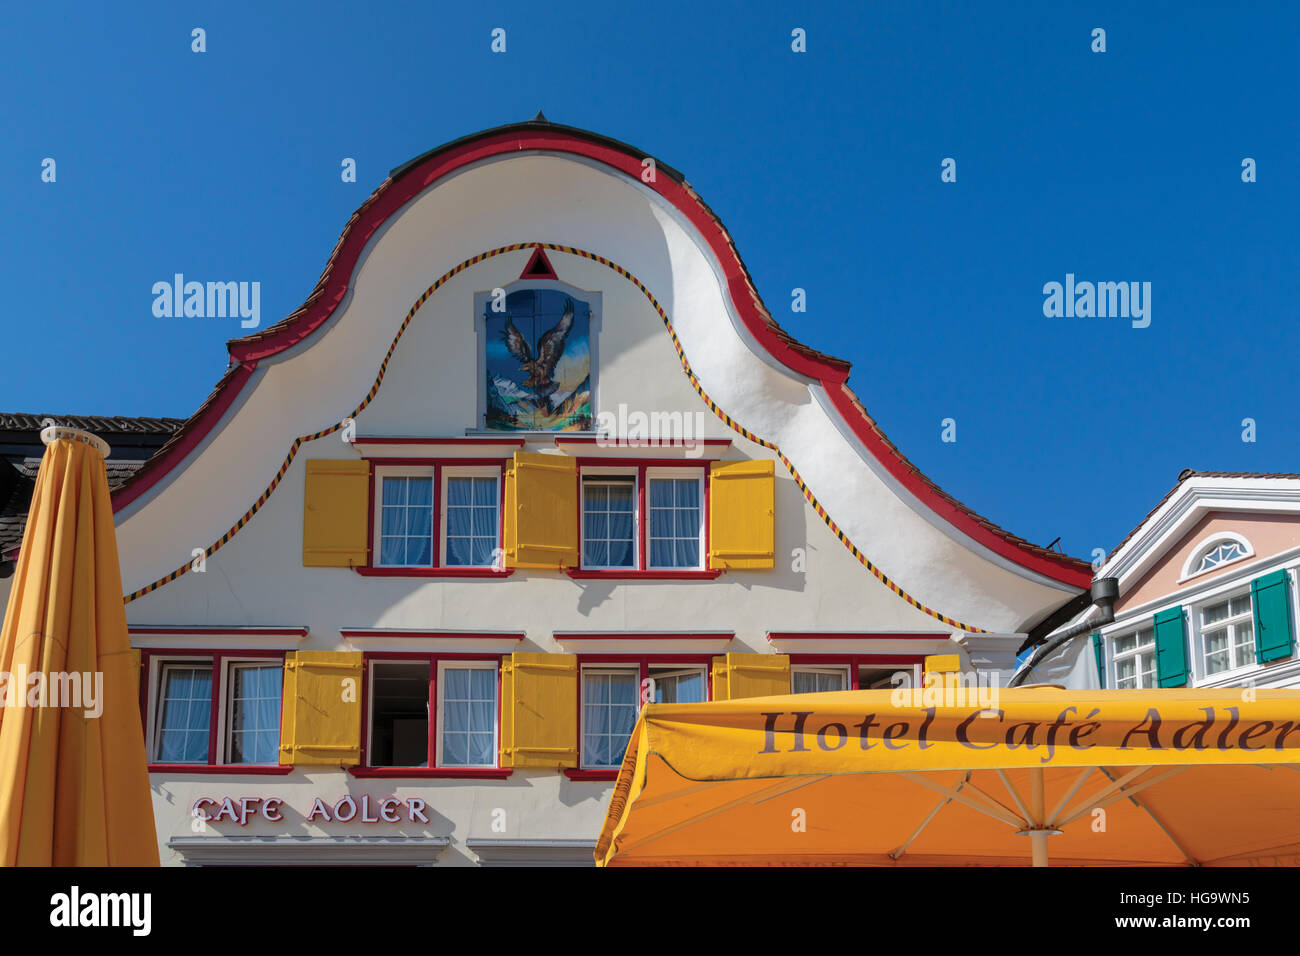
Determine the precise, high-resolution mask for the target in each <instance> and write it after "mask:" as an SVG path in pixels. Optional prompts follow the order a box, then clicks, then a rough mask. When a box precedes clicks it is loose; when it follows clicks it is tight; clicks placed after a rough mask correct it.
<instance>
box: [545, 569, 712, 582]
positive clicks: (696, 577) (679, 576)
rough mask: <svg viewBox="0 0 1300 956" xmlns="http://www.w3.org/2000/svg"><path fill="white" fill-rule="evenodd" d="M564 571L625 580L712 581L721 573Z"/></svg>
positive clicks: (580, 577)
mask: <svg viewBox="0 0 1300 956" xmlns="http://www.w3.org/2000/svg"><path fill="white" fill-rule="evenodd" d="M564 573H565V574H567V575H568V576H569V577H571V578H576V579H577V580H579V581H582V580H586V579H588V578H604V579H613V580H627V581H712V580H713V579H714V578H716V577H717V576H718V575H720V574H721V573H722V571H721V570H713V569H710V570H697V571H670V570H660V571H639V570H627V571H624V570H621V569H618V568H611V569H602V570H599V571H597V570H588V569H585V568H565V569H564Z"/></svg>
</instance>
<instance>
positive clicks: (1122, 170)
mask: <svg viewBox="0 0 1300 956" xmlns="http://www.w3.org/2000/svg"><path fill="white" fill-rule="evenodd" d="M1135 6H1140V7H1141V9H1140V10H1137V9H1132V8H1133V7H1135ZM1244 6H1245V9H1241V8H1238V7H1235V6H1234V5H1231V4H1226V3H1225V4H1222V5H1219V6H1207V5H1203V4H1194V3H1172V2H1171V3H1144V4H1141V5H1135V4H1120V3H1112V4H1096V3H1093V4H1086V5H1085V4H1078V3H1055V2H1054V3H1051V4H1033V5H1031V4H1021V3H1015V4H1010V3H1009V4H993V3H966V4H956V3H925V2H909V3H902V2H872V3H869V4H861V3H842V4H817V5H816V6H815V8H810V7H808V6H805V5H803V4H780V3H745V4H740V3H735V4H725V5H724V4H702V3H672V2H668V3H656V4H652V5H646V4H610V3H568V4H566V3H549V4H537V3H510V4H501V3H473V4H438V5H435V4H431V3H412V4H401V3H391V4H383V5H381V6H370V5H367V4H358V3H328V2H324V3H314V4H312V5H310V6H307V5H303V6H301V7H298V6H295V5H293V4H287V3H286V4H264V3H236V2H222V3H197V4H163V3H138V4H129V5H115V7H114V8H112V9H109V8H108V7H103V8H101V7H99V6H98V5H94V6H92V5H89V4H87V5H85V6H78V5H68V4H61V3H42V4H23V5H19V6H18V7H15V8H13V9H11V10H10V11H8V13H7V24H6V29H5V30H4V31H3V33H2V34H0V71H2V73H3V80H4V86H5V88H6V95H5V96H4V97H3V99H2V100H0V113H2V114H3V115H2V117H0V119H2V120H3V122H2V124H0V128H2V129H3V130H4V147H3V149H2V150H0V205H2V207H3V209H4V210H5V222H6V225H7V228H6V229H5V230H4V231H3V233H0V263H2V265H0V270H2V271H0V277H2V278H3V280H4V289H5V292H6V299H7V301H6V303H5V306H6V307H5V308H4V310H3V312H2V313H0V322H2V323H3V333H4V334H3V342H4V347H5V352H6V361H5V362H4V375H3V378H0V410H4V411H22V412H50V413H80V414H90V413H97V414H120V415H174V416H182V417H184V416H188V415H189V414H191V413H192V412H193V411H194V409H195V408H197V406H198V405H199V403H200V402H201V401H202V400H203V398H204V397H205V396H206V395H207V394H208V392H209V391H210V390H211V388H212V386H213V384H214V383H215V382H216V380H217V379H218V378H219V377H220V375H221V372H222V370H223V368H224V366H225V361H226V351H225V347H224V343H225V341H226V340H227V339H229V338H232V337H236V336H238V335H240V334H242V330H241V329H240V328H239V323H238V319H196V318H189V319H185V318H180V319H177V318H155V317H154V315H153V312H152V303H153V296H152V294H151V288H152V286H153V283H155V282H157V281H161V280H169V279H170V277H171V276H172V274H173V273H175V272H183V273H186V274H187V275H189V276H192V277H194V278H201V279H243V280H250V281H252V280H256V281H260V282H261V289H262V293H261V295H262V298H261V310H262V317H263V325H266V324H269V323H271V322H274V321H277V320H278V319H280V318H281V317H283V316H284V315H286V314H287V313H289V312H290V311H292V310H293V309H294V308H296V307H297V306H298V305H299V304H300V303H301V302H302V300H303V299H304V298H305V297H306V295H307V294H308V293H309V292H310V290H311V289H312V287H313V286H314V284H315V282H316V280H317V278H318V277H319V275H320V273H321V270H322V269H323V268H324V265H325V261H326V259H327V258H328V256H329V253H330V250H331V249H332V247H333V245H334V242H335V241H336V239H337V238H338V235H339V232H340V231H341V230H342V227H343V225H344V223H345V222H346V221H347V219H348V217H349V216H350V215H351V213H352V211H353V210H354V209H355V208H356V207H357V206H358V205H360V204H361V202H362V201H363V200H364V199H365V198H366V196H367V195H369V193H370V192H371V190H373V189H374V188H375V187H376V186H378V185H379V183H380V182H382V181H383V179H384V178H385V176H386V175H387V172H388V170H389V169H391V168H393V167H395V166H397V165H399V164H401V163H403V162H405V161H406V160H408V159H410V158H412V157H414V156H416V155H418V154H419V153H421V152H424V151H425V150H428V149H430V148H432V147H434V146H437V145H439V144H441V143H444V142H446V141H448V140H451V139H454V138H456V137H459V136H462V135H464V134H466V133H470V132H474V131H476V130H479V129H483V128H487V127H491V126H497V125H501V124H503V123H508V122H514V121H518V120H523V119H528V118H531V117H532V116H533V115H534V114H535V113H536V112H537V111H538V109H543V110H545V112H546V115H547V116H548V117H549V118H550V119H552V120H553V121H556V122H561V123H566V124H570V125H574V126H579V127H584V128H587V129H591V130H595V131H597V132H600V133H603V134H605V135H608V136H612V137H614V138H617V139H620V140H624V141H626V142H629V143H631V144H633V145H635V146H637V147H638V148H641V149H643V150H645V151H646V152H647V153H649V154H652V155H655V156H658V157H659V158H660V159H661V160H663V161H664V162H666V163H668V164H670V165H672V166H675V167H676V168H678V169H679V170H681V171H682V172H683V173H684V174H685V175H686V177H687V179H688V180H689V181H690V182H691V183H692V185H693V186H694V187H695V188H696V189H697V190H698V191H699V193H700V195H701V196H703V197H704V199H705V200H706V201H707V202H708V203H709V204H710V206H712V208H713V209H714V210H715V211H716V212H717V214H718V215H719V216H720V217H721V219H722V221H723V222H724V223H725V224H726V226H727V227H728V229H729V231H730V232H731V234H732V236H733V237H734V238H735V240H736V243H737V245H738V247H739V249H740V252H741V255H742V256H743V257H744V259H745V261H746V263H747V265H748V266H749V268H750V271H751V272H752V273H753V275H754V278H755V281H756V282H757V285H758V288H759V290H760V292H761V293H762V295H763V297H764V299H765V301H766V302H767V303H768V305H769V307H770V308H771V309H772V311H773V313H774V314H775V315H776V316H777V317H778V319H779V320H780V321H781V322H782V323H783V324H784V325H785V326H786V327H787V328H788V329H789V330H790V331H791V332H792V333H793V334H795V335H796V336H797V337H798V338H800V339H801V340H803V341H805V342H807V343H809V344H810V345H813V346H815V347H816V348H819V349H822V350H824V351H827V352H830V353H832V354H835V355H839V356H842V357H844V358H846V359H849V360H850V361H852V362H853V375H852V378H851V380H850V383H851V385H852V386H853V387H854V389H855V390H856V391H857V393H858V394H859V395H860V396H861V397H862V399H863V401H864V403H865V404H866V406H867V408H868V410H869V411H870V412H871V413H872V414H873V415H874V416H875V417H876V419H877V420H878V421H879V423H880V424H881V426H882V427H883V428H884V430H885V432H886V434H888V435H889V436H890V438H891V439H893V440H894V441H895V442H896V443H897V444H898V445H899V446H900V448H902V450H903V451H904V453H905V454H907V455H908V456H910V457H911V458H912V459H913V461H915V462H916V463H917V464H918V465H919V466H920V467H921V468H922V469H923V470H924V471H925V472H926V473H927V474H929V475H930V476H931V477H932V478H933V479H934V480H936V481H937V482H938V483H939V484H940V485H941V486H942V487H944V488H945V489H946V490H948V491H949V492H950V493H952V494H954V495H955V496H957V497H958V498H960V499H961V500H963V501H965V502H966V503H968V504H969V505H971V506H972V507H974V508H975V509H976V510H978V511H980V512H981V513H983V514H985V515H987V516H989V517H990V518H992V519H993V520H995V521H997V522H998V523H1000V524H1002V525H1003V526H1004V527H1007V528H1008V529H1010V530H1011V531H1013V532H1015V533H1017V534H1020V535H1022V536H1024V537H1026V538H1028V539H1030V540H1032V541H1035V542H1037V543H1039V544H1046V543H1048V542H1049V541H1051V540H1052V539H1053V538H1056V537H1057V536H1060V537H1061V540H1062V545H1063V546H1064V547H1065V549H1066V550H1067V551H1069V552H1071V553H1073V554H1076V555H1080V556H1087V555H1089V553H1090V552H1091V550H1092V549H1093V548H1097V547H1101V548H1107V549H1108V548H1110V547H1111V546H1113V545H1114V544H1116V543H1117V542H1118V540H1119V539H1120V538H1121V537H1122V536H1123V535H1124V534H1125V533H1126V532H1127V531H1128V529H1129V528H1130V527H1132V526H1133V525H1134V524H1136V523H1137V521H1138V520H1140V519H1141V517H1142V516H1143V515H1144V514H1145V513H1146V512H1147V510H1148V509H1149V508H1150V507H1151V506H1152V505H1153V504H1155V502H1156V501H1157V500H1158V499H1159V497H1160V496H1161V495H1162V494H1163V493H1164V492H1165V491H1166V490H1167V489H1168V488H1169V487H1170V486H1171V485H1172V484H1173V483H1174V481H1175V480H1176V478H1177V475H1178V472H1179V471H1180V470H1181V469H1183V468H1185V467H1194V468H1199V469H1214V470H1259V471H1300V410H1298V409H1297V402H1296V401H1295V387H1294V385H1293V384H1292V382H1293V379H1294V374H1295V373H1294V369H1295V364H1296V363H1295V360H1294V357H1293V356H1294V354H1295V352H1296V351H1297V348H1298V347H1300V327H1298V326H1297V321H1296V320H1297V315H1296V305H1295V303H1296V297H1295V295H1294V294H1293V291H1292V283H1293V282H1294V281H1295V279H1296V276H1297V275H1298V274H1300V269H1297V265H1300V263H1297V242H1296V239H1297V231H1298V227H1297V222H1300V216H1298V215H1297V214H1298V213H1300V201H1298V199H1300V195H1298V194H1300V184H1298V181H1297V176H1296V172H1295V165H1296V163H1297V161H1298V160H1300V149H1298V148H1297V147H1298V146H1300V136H1298V135H1297V118H1296V117H1297V111H1296V106H1295V102H1296V93H1297V86H1298V84H1297V80H1296V66H1297V52H1298V51H1300V13H1297V11H1296V9H1295V8H1294V7H1291V8H1288V6H1287V5H1284V4H1281V3H1252V4H1249V5H1244ZM194 27H202V28H204V29H205V30H206V32H207V52H206V53H202V54H197V53H193V52H191V50H190V31H191V29H192V28H194ZM495 27H503V28H504V29H505V30H506V31H507V33H506V37H507V50H506V53H505V54H493V53H491V52H490V50H489V44H490V40H491V37H490V32H491V30H492V29H493V28H495ZM796 27H800V28H803V29H804V30H805V31H806V33H807V52H806V53H803V54H796V53H794V52H792V51H791V48H790V34H791V30H792V29H794V28H796ZM1096 27H1101V28H1104V29H1105V30H1106V45H1107V49H1106V52H1105V53H1094V52H1092V50H1091V48H1090V47H1091V43H1092V39H1091V32H1092V30H1093V29H1094V28H1096ZM45 157H52V158H54V159H55V160H56V162H57V182H55V183H42V182H41V161H42V159H44V158H45ZM343 157H354V158H355V159H356V160H357V164H358V182H357V183H355V184H347V183H343V182H341V181H340V177H339V164H340V161H341V160H342V158H343ZM945 157H952V158H954V159H956V161H957V181H956V182H955V183H942V182H940V163H941V161H942V160H943V159H944V158H945ZM1245 157H1251V158H1253V159H1255V160H1256V163H1257V171H1258V172H1257V175H1258V181H1257V182H1254V183H1249V184H1248V183H1243V182H1242V181H1241V162H1242V159H1243V158H1245ZM1067 272H1069V273H1074V274H1075V275H1076V277H1077V278H1078V279H1079V280H1080V281H1082V280H1092V281H1140V282H1141V281H1146V282H1150V283H1151V284H1152V297H1151V299H1152V301H1151V320H1152V321H1151V324H1150V326H1149V327H1148V328H1144V329H1135V328H1132V326H1131V323H1130V322H1129V321H1127V320H1125V319H1122V318H1047V317H1045V316H1044V315H1043V298H1044V296H1043V292H1042V288H1043V285H1044V283H1047V282H1051V281H1058V282H1063V281H1064V279H1065V275H1066V273H1067ZM794 287H801V288H804V289H806V290H807V296H808V300H807V301H808V311H807V312H806V313H801V314H793V313H792V312H791V311H790V296H791V289H792V288H794ZM1248 417H1249V418H1253V419H1254V420H1255V421H1256V429H1257V432H1256V437H1257V440H1256V441H1255V442H1253V443H1246V442H1243V441H1242V437H1241V436H1242V425H1241V422H1242V419H1244V418H1248ZM945 418H953V419H955V420H956V423H957V429H956V434H957V441H956V442H955V443H945V442H943V441H941V422H942V421H943V419H945Z"/></svg>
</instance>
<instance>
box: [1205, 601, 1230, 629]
mask: <svg viewBox="0 0 1300 956" xmlns="http://www.w3.org/2000/svg"><path fill="white" fill-rule="evenodd" d="M1203 614H1204V617H1203V618H1202V620H1203V621H1204V622H1205V623H1206V624H1214V623H1216V622H1218V621H1222V620H1224V619H1226V618H1227V616H1228V603H1227V602H1226V601H1225V602H1224V603H1222V604H1212V605H1210V606H1209V607H1207V608H1206V609H1205V611H1204V612H1203Z"/></svg>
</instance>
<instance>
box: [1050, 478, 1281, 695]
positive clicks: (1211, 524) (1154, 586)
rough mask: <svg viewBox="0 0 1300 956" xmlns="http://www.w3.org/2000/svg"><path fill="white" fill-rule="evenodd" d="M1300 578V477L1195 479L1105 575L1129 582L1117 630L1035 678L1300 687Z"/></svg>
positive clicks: (1134, 536)
mask: <svg viewBox="0 0 1300 956" xmlns="http://www.w3.org/2000/svg"><path fill="white" fill-rule="evenodd" d="M1297 569H1300V475H1278V474H1245V473H1239V474H1233V473H1226V472H1208V471H1192V470H1187V471H1184V472H1183V473H1182V474H1181V475H1180V476H1179V479H1178V484H1177V485H1175V486H1174V487H1173V488H1172V489H1171V490H1170V491H1169V493H1168V494H1167V495H1165V497H1164V499H1163V500H1162V501H1161V502H1160V503H1159V504H1158V505H1156V507H1155V508H1154V509H1153V510H1152V511H1151V513H1150V514H1148V515H1147V517H1146V518H1145V519H1143V521H1142V523H1141V524H1139V525H1138V526H1137V527H1136V528H1134V529H1133V530H1132V531H1131V532H1130V533H1129V534H1128V536H1127V537H1126V538H1125V539H1124V540H1123V541H1122V542H1121V543H1120V544H1119V546H1118V547H1117V548H1115V550H1114V551H1112V552H1111V554H1110V555H1109V557H1107V559H1106V561H1105V563H1104V564H1103V565H1102V566H1101V568H1100V569H1099V570H1098V571H1097V576H1098V577H1113V578H1116V579H1118V581H1119V594H1120V596H1119V599H1118V600H1117V601H1116V602H1115V619H1114V621H1113V622H1110V623H1107V624H1104V625H1102V626H1099V627H1098V628H1097V629H1096V631H1095V632H1094V633H1092V635H1091V637H1087V636H1085V637H1083V638H1081V639H1078V640H1076V641H1074V642H1073V644H1072V645H1071V646H1068V647H1065V648H1063V649H1062V651H1061V652H1060V653H1059V654H1057V655H1056V656H1054V657H1053V658H1050V659H1049V660H1048V661H1047V662H1045V663H1044V664H1043V665H1042V666H1041V667H1040V668H1039V670H1038V672H1037V674H1036V675H1035V677H1034V679H1036V680H1057V681H1060V682H1062V683H1065V684H1067V685H1068V686H1071V687H1114V688H1160V687H1211V688H1213V687H1300V659H1298V658H1297V656H1296V653H1295V622H1296V620H1297V619H1298V618H1300V597H1298V595H1297V577H1296V576H1297ZM1088 613H1089V614H1090V615H1091V617H1092V618H1093V619H1095V618H1096V617H1097V611H1096V609H1091V610H1090V611H1089V612H1088ZM1083 619H1084V617H1083V616H1080V618H1079V620H1083Z"/></svg>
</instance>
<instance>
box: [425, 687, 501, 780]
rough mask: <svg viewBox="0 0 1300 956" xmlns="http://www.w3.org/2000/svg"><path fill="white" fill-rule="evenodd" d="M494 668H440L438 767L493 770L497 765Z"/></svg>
mask: <svg viewBox="0 0 1300 956" xmlns="http://www.w3.org/2000/svg"><path fill="white" fill-rule="evenodd" d="M496 678H497V675H496V664H492V663H482V664H443V665H442V666H441V671H440V680H439V681H438V684H439V686H440V687H441V693H440V695H439V711H438V726H439V728H441V729H440V731H439V735H440V738H439V743H440V749H439V753H440V754H441V757H440V759H439V764H440V765H441V766H444V767H495V766H496V763H497V679H496Z"/></svg>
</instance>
